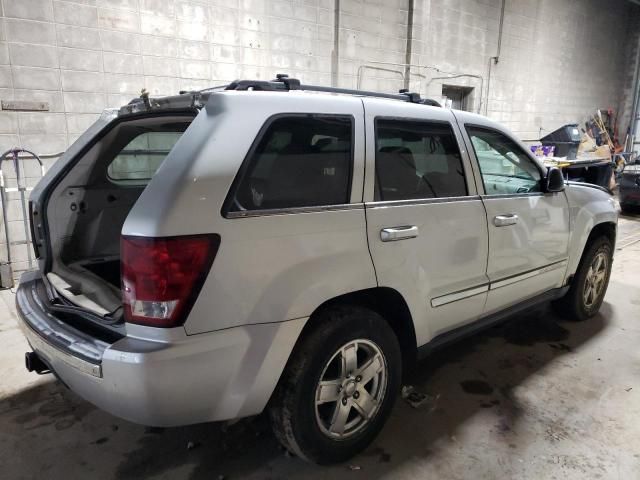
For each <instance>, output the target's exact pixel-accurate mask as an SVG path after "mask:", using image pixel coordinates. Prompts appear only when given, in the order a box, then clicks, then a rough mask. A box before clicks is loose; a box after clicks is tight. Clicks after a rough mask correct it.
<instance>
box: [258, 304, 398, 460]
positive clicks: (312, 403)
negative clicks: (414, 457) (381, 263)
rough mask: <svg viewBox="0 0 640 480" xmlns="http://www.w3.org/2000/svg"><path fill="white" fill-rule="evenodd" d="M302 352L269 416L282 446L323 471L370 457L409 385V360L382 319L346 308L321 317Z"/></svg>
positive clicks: (306, 335) (306, 337) (301, 346)
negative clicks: (404, 367)
mask: <svg viewBox="0 0 640 480" xmlns="http://www.w3.org/2000/svg"><path fill="white" fill-rule="evenodd" d="M318 315H319V316H320V317H319V318H315V319H314V324H313V325H312V326H311V328H310V330H308V331H306V332H305V333H304V337H303V338H302V339H301V340H300V342H299V343H298V345H296V348H295V350H294V353H293V354H292V356H291V358H290V359H289V362H288V364H287V367H286V369H285V371H284V373H283V376H282V378H281V380H280V383H279V384H278V387H277V388H276V391H275V392H274V397H273V399H272V402H271V406H270V409H269V413H270V416H271V420H272V425H273V430H274V433H275V434H276V437H277V438H278V440H279V441H280V442H281V443H282V444H283V445H284V446H285V448H287V450H289V451H290V452H292V453H294V454H295V455H297V456H299V457H301V458H303V459H305V460H308V461H311V462H315V463H319V464H331V463H337V462H342V461H345V460H348V459H349V458H351V457H353V456H354V455H356V454H358V453H359V452H361V451H362V450H364V449H365V448H366V447H367V446H368V445H369V444H370V443H371V441H373V439H374V438H375V437H376V435H377V434H378V433H379V432H380V430H381V429H382V427H383V426H384V423H385V422H386V420H387V418H388V416H389V414H390V412H391V409H392V407H393V404H394V402H395V398H396V396H397V393H398V390H399V389H400V378H401V364H402V359H401V353H400V346H399V344H398V340H397V338H396V336H395V334H394V332H393V330H392V329H391V328H390V327H389V324H388V323H387V322H386V321H385V320H384V319H383V318H382V317H381V316H380V315H379V314H377V313H376V312H374V311H371V310H368V309H365V308H362V307H356V306H342V307H336V308H332V309H331V310H326V311H324V312H321V313H319V314H318Z"/></svg>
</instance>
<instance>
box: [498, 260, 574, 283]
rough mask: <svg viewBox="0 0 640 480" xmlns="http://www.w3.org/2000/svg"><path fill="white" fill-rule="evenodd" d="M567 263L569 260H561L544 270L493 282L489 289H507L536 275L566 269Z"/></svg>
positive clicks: (543, 268) (537, 269) (545, 267)
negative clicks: (508, 286)
mask: <svg viewBox="0 0 640 480" xmlns="http://www.w3.org/2000/svg"><path fill="white" fill-rule="evenodd" d="M567 263H568V260H567V259H565V260H560V261H558V262H555V263H551V264H549V265H546V266H544V267H542V268H536V269H535V270H530V271H528V272H525V273H521V274H518V275H514V276H512V277H507V278H504V279H502V280H497V281H495V282H491V285H490V287H489V289H490V290H495V289H497V288H502V287H506V286H507V285H511V284H513V283H517V282H520V281H522V280H526V279H528V278H531V277H535V276H536V275H540V274H542V273H547V272H551V271H553V270H557V269H559V268H562V267H566V266H567Z"/></svg>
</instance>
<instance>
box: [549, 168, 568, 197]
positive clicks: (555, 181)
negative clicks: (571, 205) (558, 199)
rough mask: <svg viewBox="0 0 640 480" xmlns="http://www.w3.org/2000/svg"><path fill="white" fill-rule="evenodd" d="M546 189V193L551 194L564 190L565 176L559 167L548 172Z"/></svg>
mask: <svg viewBox="0 0 640 480" xmlns="http://www.w3.org/2000/svg"><path fill="white" fill-rule="evenodd" d="M545 181H546V187H547V188H546V189H545V191H547V192H550V193H555V192H561V191H563V190H564V176H563V175H562V170H560V169H559V168H558V167H550V168H549V171H548V172H547V178H546V179H545Z"/></svg>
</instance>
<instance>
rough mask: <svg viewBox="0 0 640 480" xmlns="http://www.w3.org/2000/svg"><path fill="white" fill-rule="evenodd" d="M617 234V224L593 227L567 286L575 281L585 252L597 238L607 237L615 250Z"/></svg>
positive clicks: (611, 223) (602, 223)
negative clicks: (574, 278)
mask: <svg viewBox="0 0 640 480" xmlns="http://www.w3.org/2000/svg"><path fill="white" fill-rule="evenodd" d="M617 232H618V227H617V224H616V223H615V222H611V221H604V222H601V223H598V224H596V225H594V226H593V228H592V229H591V231H590V232H589V235H588V236H587V238H586V240H585V242H584V244H583V245H582V250H581V251H580V257H579V259H578V261H577V262H575V265H574V266H573V268H572V270H571V272H570V275H569V276H568V278H567V282H566V283H567V284H570V283H571V281H572V280H573V276H574V275H575V273H576V271H577V270H578V267H579V266H580V264H581V263H582V259H583V257H584V255H585V252H586V251H587V250H588V248H589V245H591V243H592V242H593V241H594V240H596V239H597V238H600V237H607V238H608V239H609V241H610V242H611V246H612V248H614V249H615V245H616V236H617Z"/></svg>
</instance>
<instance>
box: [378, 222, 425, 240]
mask: <svg viewBox="0 0 640 480" xmlns="http://www.w3.org/2000/svg"><path fill="white" fill-rule="evenodd" d="M418 233H419V232H418V227H416V226H415V225H408V226H405V227H389V228H383V229H382V230H380V240H382V241H383V242H395V241H396V240H406V239H407V238H415V237H417V236H418Z"/></svg>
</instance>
